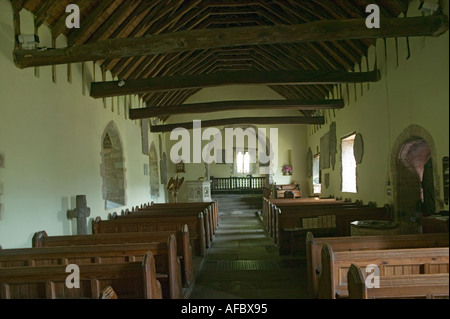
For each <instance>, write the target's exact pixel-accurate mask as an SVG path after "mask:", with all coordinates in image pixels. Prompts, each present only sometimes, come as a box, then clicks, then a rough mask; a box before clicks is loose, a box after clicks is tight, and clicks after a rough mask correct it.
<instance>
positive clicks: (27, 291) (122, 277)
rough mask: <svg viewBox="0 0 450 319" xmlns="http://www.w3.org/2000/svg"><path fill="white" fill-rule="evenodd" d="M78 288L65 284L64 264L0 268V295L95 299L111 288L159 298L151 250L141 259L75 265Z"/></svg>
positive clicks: (122, 294) (123, 295) (128, 294)
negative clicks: (136, 260)
mask: <svg viewBox="0 0 450 319" xmlns="http://www.w3.org/2000/svg"><path fill="white" fill-rule="evenodd" d="M79 270H80V271H79V276H80V288H69V287H68V286H67V285H66V280H67V277H68V276H69V273H67V272H66V266H65V265H53V266H34V267H11V268H1V269H0V287H1V290H0V298H1V299H85V298H89V299H98V298H100V296H101V292H102V290H103V289H104V288H106V287H108V286H111V287H113V288H114V291H115V292H116V294H117V296H118V298H120V299H161V298H162V294H161V285H160V284H159V282H158V281H157V279H156V270H155V260H154V258H153V255H152V253H151V252H148V253H146V254H145V255H144V257H143V261H141V262H128V263H115V264H108V263H106V264H81V265H79Z"/></svg>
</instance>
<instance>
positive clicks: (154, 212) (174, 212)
mask: <svg viewBox="0 0 450 319" xmlns="http://www.w3.org/2000/svg"><path fill="white" fill-rule="evenodd" d="M201 212H202V211H201V210H200V209H199V208H189V207H188V208H171V207H162V206H151V207H147V208H144V209H140V210H138V211H135V212H130V213H129V214H127V215H114V214H113V215H111V218H110V219H123V218H167V219H169V218H172V217H188V216H190V217H194V218H195V217H197V216H198V214H199V213H201ZM211 215H212V214H211V212H210V210H209V209H208V208H205V209H204V210H203V216H204V218H203V222H204V225H203V228H204V229H205V244H206V247H207V248H209V247H210V246H211V242H212V240H213V238H214V233H215V226H214V224H213V219H212V218H211Z"/></svg>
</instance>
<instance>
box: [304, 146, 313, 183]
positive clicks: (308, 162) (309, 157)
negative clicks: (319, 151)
mask: <svg viewBox="0 0 450 319" xmlns="http://www.w3.org/2000/svg"><path fill="white" fill-rule="evenodd" d="M306 169H307V175H306V176H307V177H308V178H311V177H312V176H313V155H312V151H311V148H309V149H308V153H307V154H306Z"/></svg>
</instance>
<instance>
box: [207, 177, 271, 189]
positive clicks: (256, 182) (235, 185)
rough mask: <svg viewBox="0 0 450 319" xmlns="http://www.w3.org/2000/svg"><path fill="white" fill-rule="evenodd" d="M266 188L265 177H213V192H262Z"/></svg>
mask: <svg viewBox="0 0 450 319" xmlns="http://www.w3.org/2000/svg"><path fill="white" fill-rule="evenodd" d="M265 186H266V178H265V177H253V176H247V177H220V178H214V177H211V192H213V193H219V192H242V193H244V192H252V193H254V192H258V193H259V192H262V190H263V188H264V187H265Z"/></svg>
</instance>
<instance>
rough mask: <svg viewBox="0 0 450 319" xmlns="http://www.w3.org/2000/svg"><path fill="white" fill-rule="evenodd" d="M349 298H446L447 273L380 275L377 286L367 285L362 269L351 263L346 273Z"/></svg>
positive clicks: (447, 292) (447, 287) (447, 289)
mask: <svg viewBox="0 0 450 319" xmlns="http://www.w3.org/2000/svg"><path fill="white" fill-rule="evenodd" d="M347 283H348V293H349V298H350V299H405V298H407V299H443V298H445V299H448V297H449V275H448V274H423V275H403V276H385V277H380V279H379V286H378V287H368V286H367V285H366V276H365V275H364V273H363V270H362V269H361V268H360V267H358V266H356V265H355V264H352V265H351V266H350V269H349V271H348V275H347Z"/></svg>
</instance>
